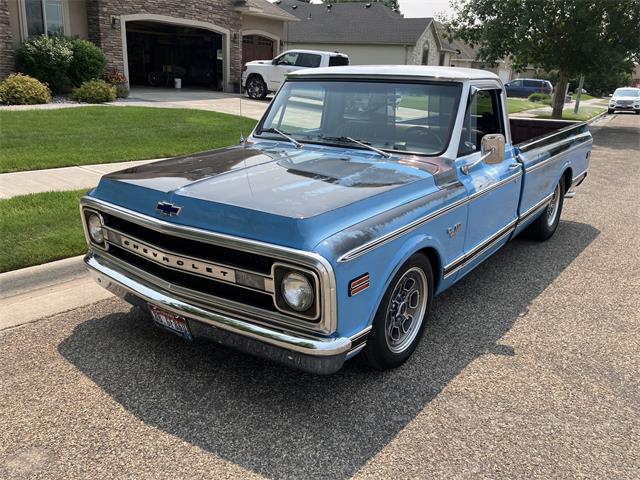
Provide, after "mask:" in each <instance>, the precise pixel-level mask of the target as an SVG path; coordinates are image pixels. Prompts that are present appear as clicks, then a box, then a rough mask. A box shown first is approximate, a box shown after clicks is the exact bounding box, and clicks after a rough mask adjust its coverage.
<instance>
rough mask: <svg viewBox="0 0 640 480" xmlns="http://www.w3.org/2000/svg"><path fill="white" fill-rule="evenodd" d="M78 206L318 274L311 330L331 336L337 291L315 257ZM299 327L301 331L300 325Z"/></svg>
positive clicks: (111, 208)
mask: <svg viewBox="0 0 640 480" xmlns="http://www.w3.org/2000/svg"><path fill="white" fill-rule="evenodd" d="M80 204H81V208H85V207H86V208H91V209H94V210H98V211H102V212H106V213H108V214H111V215H115V216H117V217H120V218H123V219H125V220H128V221H130V222H133V223H137V224H138V225H142V226H143V227H146V228H149V229H151V230H154V231H156V232H161V233H165V234H167V235H173V236H176V237H182V238H188V239H191V240H196V241H200V242H205V243H210V244H212V245H220V246H225V247H228V248H234V249H238V250H244V251H248V252H252V253H257V254H260V255H265V256H270V257H273V258H275V259H280V260H283V261H285V262H287V263H290V264H294V265H296V264H300V265H302V266H307V267H309V268H311V269H313V270H314V271H315V272H316V273H317V274H318V276H319V277H320V284H321V289H320V303H321V305H322V316H321V319H320V323H317V324H315V326H316V328H317V329H318V331H321V332H322V333H326V334H331V333H333V332H335V330H336V328H337V323H338V320H337V299H336V294H337V291H336V279H335V274H334V272H333V267H332V266H331V264H330V263H329V261H328V260H327V259H325V258H324V257H322V256H321V255H318V254H317V253H313V252H306V251H302V250H297V249H294V248H289V247H283V246H280V245H272V244H268V243H264V242H260V241H257V240H250V239H246V238H240V237H234V236H231V235H225V234H222V233H216V232H210V231H207V230H202V229H199V228H194V227H186V226H182V225H176V224H173V223H169V222H166V221H164V220H160V219H157V218H152V217H149V216H147V215H143V214H141V213H138V212H134V211H132V210H129V209H127V208H123V207H120V206H117V205H113V204H111V203H108V202H105V201H103V200H99V199H96V198H92V197H88V196H85V197H83V198H82V199H81V200H80ZM85 235H86V236H87V243H88V244H89V245H91V242H90V239H89V237H88V235H87V232H86V229H85ZM307 323H308V322H307ZM302 326H303V327H304V325H302Z"/></svg>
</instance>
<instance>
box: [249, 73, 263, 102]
mask: <svg viewBox="0 0 640 480" xmlns="http://www.w3.org/2000/svg"><path fill="white" fill-rule="evenodd" d="M247 93H248V94H249V96H250V97H251V98H262V96H263V95H264V84H263V83H262V81H260V80H258V79H257V78H252V79H251V80H249V85H247Z"/></svg>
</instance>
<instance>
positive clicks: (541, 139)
mask: <svg viewBox="0 0 640 480" xmlns="http://www.w3.org/2000/svg"><path fill="white" fill-rule="evenodd" d="M586 125H587V123H586V122H580V123H571V124H570V125H567V126H566V127H564V128H561V129H560V130H557V131H555V132H553V133H551V134H549V135H542V136H541V137H538V138H534V139H533V140H531V141H529V142H527V143H523V144H520V145H516V147H518V149H519V150H520V151H521V152H527V151H529V150H533V147H534V146H535V145H536V144H539V143H547V142H549V141H550V139H552V138H553V137H557V136H559V135H563V134H566V133H567V132H569V131H570V130H573V129H576V130H578V129H581V128H584V127H585V126H586ZM585 133H588V134H589V135H591V133H590V132H589V131H588V130H587V132H585Z"/></svg>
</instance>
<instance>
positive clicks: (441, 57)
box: [438, 52, 445, 66]
mask: <svg viewBox="0 0 640 480" xmlns="http://www.w3.org/2000/svg"><path fill="white" fill-rule="evenodd" d="M444 59H445V53H444V52H442V53H440V61H439V62H438V65H440V66H444Z"/></svg>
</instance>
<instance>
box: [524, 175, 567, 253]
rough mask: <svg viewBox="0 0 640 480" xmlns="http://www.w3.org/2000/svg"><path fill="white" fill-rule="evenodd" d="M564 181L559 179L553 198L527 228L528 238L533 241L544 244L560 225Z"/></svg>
mask: <svg viewBox="0 0 640 480" xmlns="http://www.w3.org/2000/svg"><path fill="white" fill-rule="evenodd" d="M564 192H565V186H564V179H562V178H561V179H560V181H559V182H558V184H557V185H556V188H555V190H554V193H553V195H554V196H553V197H552V198H551V201H550V202H549V205H547V207H546V208H545V209H544V210H543V212H542V214H541V215H540V216H539V217H538V218H537V219H536V220H535V221H534V222H533V223H532V224H531V225H530V226H529V227H527V234H528V237H529V238H531V239H533V240H538V241H540V242H544V241H545V240H549V239H550V238H551V237H552V236H553V234H554V233H556V230H557V229H558V224H559V223H560V215H561V214H562V206H563V205H564Z"/></svg>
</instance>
